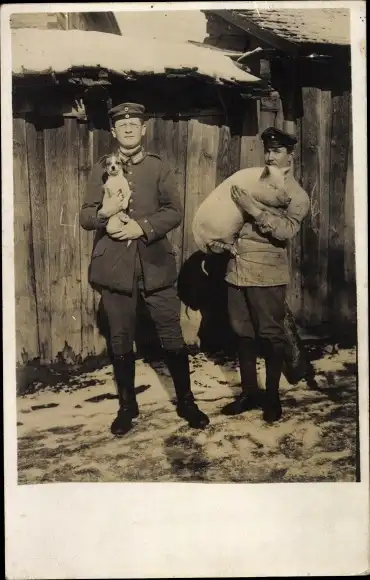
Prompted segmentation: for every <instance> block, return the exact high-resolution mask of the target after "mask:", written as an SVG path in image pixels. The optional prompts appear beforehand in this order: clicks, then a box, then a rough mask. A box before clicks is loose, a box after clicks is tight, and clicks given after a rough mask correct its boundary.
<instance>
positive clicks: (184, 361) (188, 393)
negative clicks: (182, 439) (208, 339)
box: [145, 287, 209, 429]
mask: <svg viewBox="0 0 370 580" xmlns="http://www.w3.org/2000/svg"><path fill="white" fill-rule="evenodd" d="M145 300H146V303H147V305H148V308H149V311H150V314H151V316H152V318H153V321H154V323H155V326H156V329H157V332H158V336H159V338H160V340H161V343H162V346H163V349H164V353H165V361H166V364H167V366H168V369H169V371H170V374H171V377H172V380H173V383H174V387H175V392H176V397H177V412H178V414H179V416H180V417H182V418H183V419H186V420H187V421H188V423H189V425H190V426H191V427H194V428H197V429H203V428H204V427H206V425H208V423H209V419H208V417H207V415H205V414H204V413H203V412H202V411H200V409H199V408H198V407H197V405H196V403H195V401H194V395H193V393H192V390H191V383H190V368H189V356H188V352H187V349H186V346H185V343H184V339H183V336H182V330H181V326H180V300H179V298H178V296H177V293H176V289H175V288H174V287H170V288H164V289H162V290H158V291H157V292H154V293H152V294H150V295H148V296H146V297H145Z"/></svg>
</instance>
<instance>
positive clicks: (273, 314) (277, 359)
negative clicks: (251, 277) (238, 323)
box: [247, 286, 286, 423]
mask: <svg viewBox="0 0 370 580" xmlns="http://www.w3.org/2000/svg"><path fill="white" fill-rule="evenodd" d="M247 292H248V299H249V301H250V304H251V305H252V308H253V310H254V314H255V317H256V319H257V324H258V334H259V337H260V339H261V341H262V343H263V345H264V355H265V361H266V402H265V408H264V414H263V417H264V420H265V421H266V422H268V423H272V422H274V421H278V420H279V419H280V417H281V415H282V409H281V403H280V397H279V385H280V378H281V373H282V369H283V363H284V357H285V342H286V337H285V330H284V318H285V296H286V286H271V287H264V288H248V291H247Z"/></svg>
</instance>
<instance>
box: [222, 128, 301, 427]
mask: <svg viewBox="0 0 370 580" xmlns="http://www.w3.org/2000/svg"><path fill="white" fill-rule="evenodd" d="M261 138H262V141H263V145H264V152H265V163H266V164H267V165H274V166H276V167H279V168H289V171H288V172H287V173H286V177H285V189H286V192H287V193H288V195H289V197H290V198H291V202H290V204H289V206H288V208H287V210H285V211H284V212H282V211H281V210H280V211H277V210H274V209H273V208H269V211H264V210H266V208H263V207H262V206H261V205H260V204H258V202H256V201H254V200H253V198H252V197H251V195H250V194H249V193H248V191H246V190H243V189H241V188H238V187H233V188H232V192H231V195H232V197H233V199H234V201H236V202H237V203H238V204H240V205H241V206H242V208H243V209H244V211H245V224H244V226H243V228H242V230H241V231H240V233H239V236H238V239H237V241H236V256H232V257H231V258H230V260H229V263H228V267H227V273H226V281H227V283H228V311H229V318H230V323H231V326H232V328H233V329H234V331H235V333H236V334H237V336H238V342H239V345H238V353H239V363H240V374H241V384H242V392H241V394H240V395H239V396H238V397H237V399H236V400H235V401H233V402H231V403H229V404H228V405H226V407H224V409H223V413H224V414H225V415H237V414H239V413H243V412H245V411H248V410H250V409H255V408H261V406H262V405H263V403H262V400H261V393H260V391H259V389H258V383H257V371H256V358H257V354H258V352H259V346H262V352H263V355H264V358H265V363H266V393H265V402H264V405H263V407H264V410H263V418H264V420H265V421H266V422H267V423H272V422H274V421H277V420H279V419H280V418H281V416H282V408H281V402H280V397H279V382H280V377H281V373H282V367H283V362H284V353H285V340H286V337H285V332H284V317H285V297H286V288H287V284H288V282H289V269H288V255H287V242H288V240H291V239H292V238H293V237H294V236H295V235H296V234H297V233H298V232H299V230H300V227H301V222H302V220H303V219H304V218H305V216H306V215H307V213H308V211H309V207H310V201H309V197H308V195H307V193H306V192H305V191H304V190H303V189H302V188H301V186H300V185H299V184H298V183H297V181H296V180H295V179H294V176H293V167H292V161H293V151H294V146H295V144H296V142H297V140H296V138H295V137H293V136H292V135H289V134H288V133H285V132H283V131H280V130H278V129H275V128H273V127H270V128H268V129H266V130H265V131H264V132H263V133H262V135H261Z"/></svg>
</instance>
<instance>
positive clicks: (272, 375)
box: [263, 343, 285, 423]
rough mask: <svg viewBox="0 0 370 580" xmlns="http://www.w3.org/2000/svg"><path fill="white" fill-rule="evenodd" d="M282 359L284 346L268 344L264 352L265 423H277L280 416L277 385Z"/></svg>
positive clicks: (280, 409) (281, 368)
mask: <svg viewBox="0 0 370 580" xmlns="http://www.w3.org/2000/svg"><path fill="white" fill-rule="evenodd" d="M284 357H285V346H284V344H278V343H270V344H269V347H268V349H267V352H266V401H265V405H264V411H263V419H264V421H266V423H274V422H275V421H279V419H280V418H281V416H282V408H281V402H280V397H279V384H280V377H281V373H282V370H283V364H284Z"/></svg>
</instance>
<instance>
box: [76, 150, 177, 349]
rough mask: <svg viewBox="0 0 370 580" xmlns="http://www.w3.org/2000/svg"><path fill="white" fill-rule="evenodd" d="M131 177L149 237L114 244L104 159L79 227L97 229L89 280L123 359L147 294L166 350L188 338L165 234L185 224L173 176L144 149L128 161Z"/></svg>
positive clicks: (136, 211)
mask: <svg viewBox="0 0 370 580" xmlns="http://www.w3.org/2000/svg"><path fill="white" fill-rule="evenodd" d="M121 157H122V158H123V161H124V162H125V172H126V178H127V180H128V183H129V186H130V189H131V192H132V195H131V199H130V205H129V209H128V214H129V216H130V217H131V218H132V219H135V220H136V221H137V222H138V224H139V225H140V226H141V228H142V230H143V232H144V236H143V237H141V238H139V239H137V240H132V241H131V244H130V245H129V246H128V245H127V240H125V241H120V240H114V239H112V238H110V237H109V236H108V234H107V233H106V231H105V225H106V224H107V221H108V220H107V219H99V218H98V217H97V212H98V210H99V208H100V207H101V203H102V199H103V188H102V185H103V181H104V158H103V159H102V160H100V162H99V163H97V164H96V165H95V166H94V167H93V170H92V173H91V177H90V181H89V185H88V188H87V198H86V200H85V202H84V204H83V206H82V208H81V212H80V223H81V226H82V227H83V228H84V229H86V230H97V234H96V238H95V242H94V249H93V254H92V258H91V264H90V271H89V281H90V283H91V284H92V285H94V286H95V287H96V286H97V287H98V288H99V289H100V290H101V293H102V300H103V306H104V310H105V312H106V314H107V317H108V322H109V336H110V342H111V347H112V351H113V353H114V354H115V355H118V356H121V355H124V354H126V353H127V352H129V351H130V350H132V346H133V341H134V338H135V336H134V335H135V323H136V308H137V302H138V298H139V296H140V295H142V296H143V298H144V300H145V302H146V304H147V306H148V308H149V310H150V313H151V316H152V319H153V321H154V323H155V325H156V328H157V332H158V335H159V338H160V340H161V342H162V345H163V347H164V348H166V349H168V350H171V349H172V350H178V349H180V348H182V347H183V345H184V340H183V336H182V331H181V325H180V301H179V298H178V296H177V292H176V289H175V286H174V283H175V281H176V279H177V270H176V261H175V255H174V251H173V248H172V246H171V244H170V242H169V240H168V239H167V237H166V234H167V233H168V232H169V231H171V230H172V229H174V228H175V227H176V226H178V225H179V224H180V222H181V220H182V207H181V203H180V200H179V197H178V195H177V192H176V187H175V183H174V180H173V174H172V172H171V170H170V169H169V168H168V167H167V166H166V165H165V164H164V163H163V161H162V160H161V158H160V157H159V156H157V155H154V154H150V153H144V152H143V151H142V150H140V151H139V152H138V153H137V154H135V155H133V156H132V157H131V158H125V157H124V156H122V155H121Z"/></svg>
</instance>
